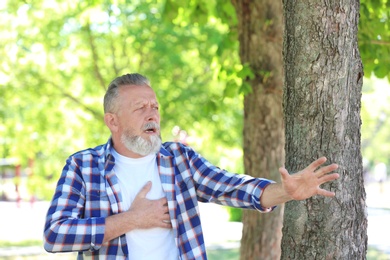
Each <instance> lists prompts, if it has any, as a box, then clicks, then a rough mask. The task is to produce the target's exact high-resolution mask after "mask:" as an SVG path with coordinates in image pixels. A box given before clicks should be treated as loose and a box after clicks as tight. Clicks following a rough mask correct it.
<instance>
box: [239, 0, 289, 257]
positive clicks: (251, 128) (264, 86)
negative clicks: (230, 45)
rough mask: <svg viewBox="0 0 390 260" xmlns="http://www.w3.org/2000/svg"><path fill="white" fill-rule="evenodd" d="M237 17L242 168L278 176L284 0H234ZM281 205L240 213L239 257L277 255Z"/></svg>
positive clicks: (281, 153)
mask: <svg viewBox="0 0 390 260" xmlns="http://www.w3.org/2000/svg"><path fill="white" fill-rule="evenodd" d="M232 3H233V5H234V6H235V9H236V12H237V17H238V23H239V24H238V31H239V41H240V58H241V62H242V63H243V64H249V66H250V68H251V69H252V71H253V73H254V74H255V77H254V79H247V82H248V83H250V85H251V87H252V93H250V94H248V95H246V96H245V99H244V114H245V116H244V130H243V131H244V133H243V136H244V142H243V143H244V158H245V159H244V167H245V172H247V173H248V174H250V175H252V176H258V177H265V178H269V179H273V180H277V181H279V180H280V175H279V172H278V168H279V167H280V166H281V165H283V163H284V128H283V112H282V88H283V79H282V77H283V73H282V68H283V64H282V38H283V37H282V32H283V22H282V15H281V14H282V3H281V2H278V1H273V0H254V1H250V0H232ZM282 217H283V207H282V206H280V207H279V208H278V209H276V210H275V212H273V213H270V214H259V213H258V212H254V211H244V212H243V218H242V221H243V225H244V227H243V235H242V240H241V252H240V254H241V255H240V257H241V259H243V260H251V259H262V260H267V259H279V258H280V241H281V229H282Z"/></svg>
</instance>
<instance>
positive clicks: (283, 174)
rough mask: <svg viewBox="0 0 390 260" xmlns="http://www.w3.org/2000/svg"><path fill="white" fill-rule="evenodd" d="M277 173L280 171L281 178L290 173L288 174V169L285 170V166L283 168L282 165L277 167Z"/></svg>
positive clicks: (286, 176)
mask: <svg viewBox="0 0 390 260" xmlns="http://www.w3.org/2000/svg"><path fill="white" fill-rule="evenodd" d="M279 173H280V176H281V177H282V180H284V179H286V178H288V177H289V175H290V174H289V173H288V171H287V170H286V168H284V167H280V168H279Z"/></svg>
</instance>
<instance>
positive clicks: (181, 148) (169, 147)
mask: <svg viewBox="0 0 390 260" xmlns="http://www.w3.org/2000/svg"><path fill="white" fill-rule="evenodd" d="M162 148H163V149H162V150H163V151H166V152H168V153H170V154H172V155H174V154H177V153H185V152H187V151H189V150H192V149H191V147H189V146H187V145H185V144H183V143H180V142H165V143H163V144H162Z"/></svg>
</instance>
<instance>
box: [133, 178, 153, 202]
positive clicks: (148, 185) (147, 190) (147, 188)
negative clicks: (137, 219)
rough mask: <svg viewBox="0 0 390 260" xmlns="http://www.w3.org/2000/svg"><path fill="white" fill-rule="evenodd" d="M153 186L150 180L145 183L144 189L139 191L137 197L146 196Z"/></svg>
mask: <svg viewBox="0 0 390 260" xmlns="http://www.w3.org/2000/svg"><path fill="white" fill-rule="evenodd" d="M151 188H152V182H151V181H148V182H147V183H146V184H145V186H143V187H142V189H141V190H140V191H139V192H138V194H137V197H140V198H145V197H146V194H148V192H149V191H150V189H151Z"/></svg>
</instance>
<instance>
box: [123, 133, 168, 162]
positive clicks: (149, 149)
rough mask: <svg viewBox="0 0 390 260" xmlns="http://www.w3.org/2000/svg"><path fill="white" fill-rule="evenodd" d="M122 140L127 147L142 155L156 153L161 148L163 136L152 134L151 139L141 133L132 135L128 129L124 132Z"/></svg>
mask: <svg viewBox="0 0 390 260" xmlns="http://www.w3.org/2000/svg"><path fill="white" fill-rule="evenodd" d="M121 141H122V143H123V144H124V146H125V147H126V148H127V149H129V150H130V151H132V152H134V153H136V154H139V155H141V156H146V155H149V154H155V153H157V152H158V151H160V148H161V137H160V136H156V135H152V136H150V137H149V140H146V139H144V138H142V137H141V136H139V135H136V136H134V135H131V133H130V131H126V132H124V133H123V134H122V136H121Z"/></svg>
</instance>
